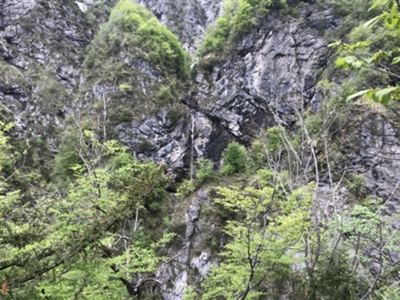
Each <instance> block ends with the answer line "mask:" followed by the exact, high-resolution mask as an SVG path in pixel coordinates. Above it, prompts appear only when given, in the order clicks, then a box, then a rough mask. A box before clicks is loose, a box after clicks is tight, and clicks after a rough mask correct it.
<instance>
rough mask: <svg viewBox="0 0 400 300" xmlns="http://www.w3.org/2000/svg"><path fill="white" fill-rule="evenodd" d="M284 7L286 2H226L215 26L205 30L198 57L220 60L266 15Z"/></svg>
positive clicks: (284, 0)
mask: <svg viewBox="0 0 400 300" xmlns="http://www.w3.org/2000/svg"><path fill="white" fill-rule="evenodd" d="M283 7H286V0H227V1H225V2H224V4H223V13H222V15H221V16H220V17H219V18H218V19H217V21H216V24H215V25H211V26H210V27H209V28H207V32H206V35H205V38H204V41H203V43H202V44H201V46H200V47H199V50H198V55H199V56H200V57H204V56H206V55H210V56H211V57H212V58H213V59H220V58H221V57H223V55H225V54H227V53H229V51H230V49H231V47H233V45H234V44H235V43H236V42H237V41H238V40H239V39H240V38H241V37H243V35H244V34H245V33H247V32H248V31H249V30H250V29H251V28H253V27H254V26H255V25H257V23H258V22H259V21H260V20H261V19H262V18H263V17H264V16H265V14H266V13H268V11H269V9H274V8H283Z"/></svg>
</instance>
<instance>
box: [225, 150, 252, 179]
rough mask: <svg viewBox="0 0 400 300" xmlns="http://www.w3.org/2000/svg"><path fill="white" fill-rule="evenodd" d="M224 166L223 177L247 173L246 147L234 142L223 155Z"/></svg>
mask: <svg viewBox="0 0 400 300" xmlns="http://www.w3.org/2000/svg"><path fill="white" fill-rule="evenodd" d="M222 158H223V162H224V165H223V167H222V169H221V174H222V175H230V174H233V173H240V172H244V171H246V168H247V152H246V149H245V148H244V146H241V145H239V144H238V143H237V142H232V143H230V144H229V145H228V147H226V149H225V150H224V152H223V153H222Z"/></svg>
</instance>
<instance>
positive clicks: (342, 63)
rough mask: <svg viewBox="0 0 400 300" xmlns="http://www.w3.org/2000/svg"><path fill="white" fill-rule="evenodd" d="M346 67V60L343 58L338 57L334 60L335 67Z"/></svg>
mask: <svg viewBox="0 0 400 300" xmlns="http://www.w3.org/2000/svg"><path fill="white" fill-rule="evenodd" d="M346 65H347V62H346V59H345V58H344V57H339V58H338V59H337V60H336V67H342V66H346Z"/></svg>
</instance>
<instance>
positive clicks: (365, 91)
mask: <svg viewBox="0 0 400 300" xmlns="http://www.w3.org/2000/svg"><path fill="white" fill-rule="evenodd" d="M368 91H369V90H363V91H359V92H357V93H355V94H353V95H350V96H348V97H347V98H346V101H350V100H352V99H354V98H358V97H360V96H363V95H365V94H366V93H368Z"/></svg>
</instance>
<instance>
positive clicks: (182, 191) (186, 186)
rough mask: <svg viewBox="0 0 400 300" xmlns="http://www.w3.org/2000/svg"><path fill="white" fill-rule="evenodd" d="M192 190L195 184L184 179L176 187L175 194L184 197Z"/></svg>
mask: <svg viewBox="0 0 400 300" xmlns="http://www.w3.org/2000/svg"><path fill="white" fill-rule="evenodd" d="M194 190H195V186H194V183H193V181H192V180H190V179H186V180H184V181H182V182H181V183H180V184H179V186H178V189H177V195H179V196H183V197H185V196H188V195H190V194H191V193H192V192H194Z"/></svg>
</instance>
